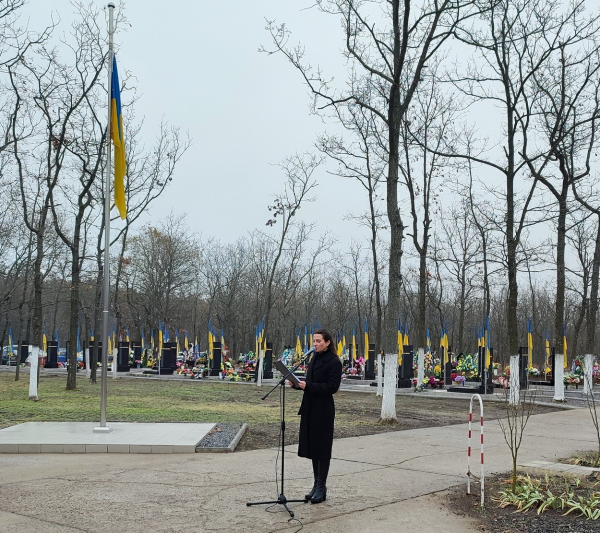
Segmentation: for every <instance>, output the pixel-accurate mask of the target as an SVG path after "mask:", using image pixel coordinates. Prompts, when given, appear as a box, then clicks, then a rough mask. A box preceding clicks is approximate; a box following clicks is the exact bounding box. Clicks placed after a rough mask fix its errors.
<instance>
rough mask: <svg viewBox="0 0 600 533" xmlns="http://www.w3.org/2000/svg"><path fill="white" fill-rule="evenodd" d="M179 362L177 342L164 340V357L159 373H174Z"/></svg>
mask: <svg viewBox="0 0 600 533" xmlns="http://www.w3.org/2000/svg"><path fill="white" fill-rule="evenodd" d="M176 362H177V343H176V342H164V343H163V349H162V357H161V360H160V364H159V366H158V368H159V374H172V373H173V372H175V368H176Z"/></svg>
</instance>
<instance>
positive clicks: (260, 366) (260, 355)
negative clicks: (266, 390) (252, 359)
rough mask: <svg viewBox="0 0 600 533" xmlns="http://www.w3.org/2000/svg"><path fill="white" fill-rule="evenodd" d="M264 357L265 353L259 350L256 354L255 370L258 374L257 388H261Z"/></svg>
mask: <svg viewBox="0 0 600 533" xmlns="http://www.w3.org/2000/svg"><path fill="white" fill-rule="evenodd" d="M264 356H265V352H264V351H263V350H259V352H258V368H257V369H256V370H257V372H258V379H257V380H256V384H257V385H258V386H259V387H260V386H262V378H263V358H264Z"/></svg>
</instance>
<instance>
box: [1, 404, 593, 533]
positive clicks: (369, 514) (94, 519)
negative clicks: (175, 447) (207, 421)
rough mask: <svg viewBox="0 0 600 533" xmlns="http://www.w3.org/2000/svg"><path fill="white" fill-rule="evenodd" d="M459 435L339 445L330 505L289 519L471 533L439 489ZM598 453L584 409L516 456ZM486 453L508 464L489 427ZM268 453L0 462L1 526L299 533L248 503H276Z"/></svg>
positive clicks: (491, 464)
mask: <svg viewBox="0 0 600 533" xmlns="http://www.w3.org/2000/svg"><path fill="white" fill-rule="evenodd" d="M465 417H466V413H465ZM466 440H467V425H466V424H462V425H455V426H447V427H441V428H428V429H418V430H411V431H401V432H393V433H384V434H380V435H372V436H366V437H355V438H349V439H340V440H336V441H335V443H334V458H335V459H334V460H333V461H332V466H331V473H330V478H329V480H328V489H329V492H328V498H327V501H326V502H325V503H323V504H320V505H311V504H303V503H298V504H293V508H294V510H295V512H296V517H297V518H299V519H300V520H301V521H302V523H303V524H304V531H314V532H319V533H321V532H324V533H327V532H331V533H334V532H335V533H340V532H341V531H344V532H369V531H373V532H375V531H376V532H378V533H381V532H388V531H389V532H397V531H404V530H409V529H410V530H412V529H414V530H419V531H421V532H425V533H427V532H439V531H444V532H446V533H463V532H469V531H478V529H477V524H475V523H473V522H472V521H470V520H469V519H467V518H464V517H460V516H455V515H454V514H452V513H451V512H450V511H449V509H448V508H447V505H445V504H444V501H445V494H444V491H446V490H447V489H448V488H450V487H453V486H456V485H462V484H465V472H466ZM474 440H475V441H476V442H477V439H474ZM596 447H597V442H596V436H595V431H594V428H593V426H592V424H591V418H590V415H589V413H588V411H587V410H584V409H578V410H570V411H560V412H555V413H550V414H545V415H536V416H534V417H532V418H531V420H530V422H529V425H528V428H527V434H526V436H525V438H524V440H523V445H522V450H521V453H520V456H519V458H520V459H521V460H522V461H531V460H549V461H553V460H556V459H557V458H559V457H564V456H568V455H569V454H571V453H573V452H575V451H577V450H590V449H595V448H596ZM286 450H287V451H286V456H285V465H286V481H285V494H286V496H287V497H288V498H290V499H292V498H298V497H301V495H303V494H304V493H305V492H306V491H307V489H308V488H309V487H310V486H311V485H312V471H311V467H310V463H309V461H308V460H306V459H300V458H298V457H297V456H296V455H295V450H296V447H295V446H289V447H288V448H287V449H286ZM485 454H486V455H485V460H486V472H488V473H491V472H501V471H502V472H504V471H507V470H508V469H509V468H510V456H509V450H508V447H507V446H506V444H505V443H504V439H503V436H502V433H501V431H500V430H499V427H498V423H497V422H495V421H490V422H488V423H487V426H486V428H485ZM276 457H277V452H276V450H275V449H268V450H257V451H252V452H238V453H234V454H195V455H180V456H173V455H120V454H97V455H44V454H31V455H23V454H20V455H2V456H0V531H2V532H3V533H16V532H19V533H21V532H25V531H44V532H46V533H55V532H56V533H58V532H61V533H62V532H65V533H67V532H74V531H90V532H104V531H106V532H108V531H111V532H112V531H119V532H122V533H130V532H132V533H133V532H140V533H141V532H196V531H198V532H201V531H223V532H226V531H253V532H263V531H264V532H271V531H296V530H298V528H299V524H298V522H291V523H288V521H287V520H288V516H287V513H284V512H280V510H278V509H271V511H279V512H265V511H267V509H266V508H265V507H264V506H263V507H246V505H245V503H246V502H247V501H256V500H267V499H273V498H276V497H277V494H278V490H277V488H276V486H275V471H276ZM278 470H279V469H278ZM475 501H476V500H475V499H474V502H475Z"/></svg>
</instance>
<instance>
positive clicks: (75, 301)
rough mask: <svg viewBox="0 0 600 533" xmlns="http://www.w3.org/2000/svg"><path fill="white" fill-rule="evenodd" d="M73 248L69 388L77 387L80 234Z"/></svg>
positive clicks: (75, 238)
mask: <svg viewBox="0 0 600 533" xmlns="http://www.w3.org/2000/svg"><path fill="white" fill-rule="evenodd" d="M73 241H74V242H73V244H74V246H73V248H72V249H71V261H72V264H71V291H70V295H69V296H70V297H69V303H70V313H69V353H68V358H69V370H68V373H67V390H75V389H76V388H77V325H78V322H79V320H78V319H79V278H80V274H81V272H80V268H79V236H77V237H74V238H73Z"/></svg>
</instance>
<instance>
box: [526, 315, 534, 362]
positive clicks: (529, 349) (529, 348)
mask: <svg viewBox="0 0 600 533" xmlns="http://www.w3.org/2000/svg"><path fill="white" fill-rule="evenodd" d="M527 366H528V368H531V367H532V366H533V333H532V331H531V319H529V320H528V322H527Z"/></svg>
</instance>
